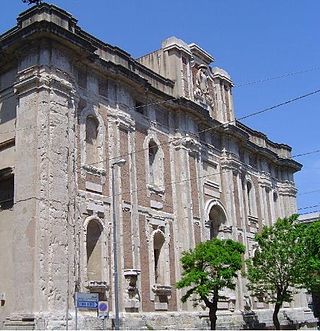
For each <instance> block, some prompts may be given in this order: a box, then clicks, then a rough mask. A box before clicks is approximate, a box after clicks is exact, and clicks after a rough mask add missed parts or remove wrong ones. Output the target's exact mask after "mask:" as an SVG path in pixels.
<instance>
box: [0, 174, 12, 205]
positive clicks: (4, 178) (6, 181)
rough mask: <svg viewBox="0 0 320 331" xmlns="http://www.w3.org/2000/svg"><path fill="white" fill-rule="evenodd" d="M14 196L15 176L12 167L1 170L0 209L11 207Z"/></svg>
mask: <svg viewBox="0 0 320 331" xmlns="http://www.w3.org/2000/svg"><path fill="white" fill-rule="evenodd" d="M13 198H14V176H13V174H12V170H11V168H5V169H3V170H0V211H1V210H5V209H10V208H12V206H13Z"/></svg>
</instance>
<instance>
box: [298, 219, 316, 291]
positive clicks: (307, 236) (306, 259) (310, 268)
mask: <svg viewBox="0 0 320 331" xmlns="http://www.w3.org/2000/svg"><path fill="white" fill-rule="evenodd" d="M299 232H300V238H301V239H300V240H301V256H302V261H301V266H300V268H301V282H302V284H303V285H304V287H305V288H306V289H308V290H309V291H310V292H315V293H320V220H317V221H314V222H310V223H303V224H300V225H299Z"/></svg>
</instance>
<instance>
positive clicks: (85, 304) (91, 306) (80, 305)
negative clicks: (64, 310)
mask: <svg viewBox="0 0 320 331" xmlns="http://www.w3.org/2000/svg"><path fill="white" fill-rule="evenodd" d="M77 307H78V308H88V309H97V308H98V302H94V301H78V304H77Z"/></svg>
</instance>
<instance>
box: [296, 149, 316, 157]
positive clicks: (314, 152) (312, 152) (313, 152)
mask: <svg viewBox="0 0 320 331" xmlns="http://www.w3.org/2000/svg"><path fill="white" fill-rule="evenodd" d="M319 152H320V149H317V150H315V151H311V152H305V153H301V154H296V155H293V156H292V157H293V158H297V157H301V156H306V155H311V154H316V153H319Z"/></svg>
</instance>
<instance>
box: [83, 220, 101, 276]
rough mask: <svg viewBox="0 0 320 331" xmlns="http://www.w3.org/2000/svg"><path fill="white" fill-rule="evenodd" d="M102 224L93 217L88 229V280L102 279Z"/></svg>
mask: <svg viewBox="0 0 320 331" xmlns="http://www.w3.org/2000/svg"><path fill="white" fill-rule="evenodd" d="M102 230H103V228H102V225H101V224H100V222H99V221H98V220H95V219H92V220H90V221H89V222H88V224H87V229H86V256H87V261H86V262H87V279H88V281H100V280H102Z"/></svg>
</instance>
